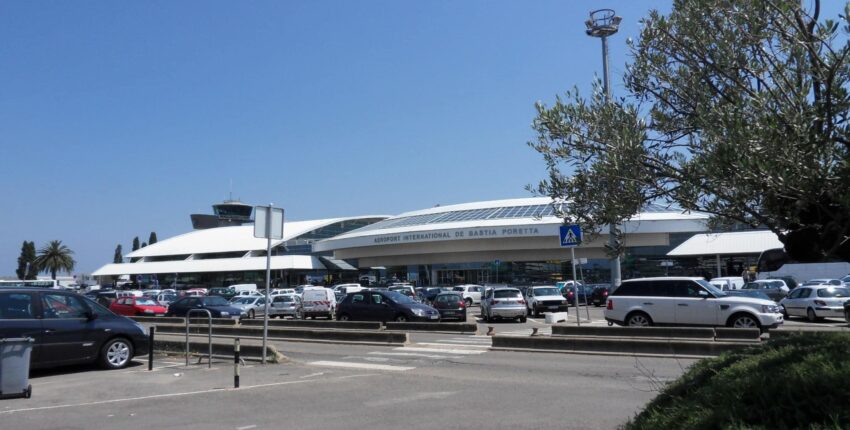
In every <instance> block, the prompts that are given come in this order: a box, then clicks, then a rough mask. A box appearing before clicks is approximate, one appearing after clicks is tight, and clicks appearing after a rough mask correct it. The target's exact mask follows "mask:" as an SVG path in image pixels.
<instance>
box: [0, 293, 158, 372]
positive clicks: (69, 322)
mask: <svg viewBox="0 0 850 430" xmlns="http://www.w3.org/2000/svg"><path fill="white" fill-rule="evenodd" d="M21 337H29V338H33V339H34V341H35V343H34V344H33V349H32V353H31V355H30V363H31V367H32V368H47V367H56V366H64V365H70V364H81V363H91V362H97V363H99V364H100V365H101V366H102V367H104V368H107V369H119V368H122V367H125V366H127V365H128V364H129V363H130V360H132V359H133V357H134V356H136V355H143V354H147V353H148V348H150V345H149V342H148V337H147V334H146V333H145V328H144V327H142V325H141V324H139V323H137V322H135V321H133V320H131V319H129V318H126V317H122V316H119V315H115V314H114V313H112V312H110V311H109V310H108V309H106V308H104V307H103V306H100V305H98V304H97V303H95V302H94V301H92V300H91V299H89V298H87V297H85V296H82V295H80V294H76V293H73V292H69V291H61V290H54V289H45V288H14V289H4V290H2V291H0V338H21Z"/></svg>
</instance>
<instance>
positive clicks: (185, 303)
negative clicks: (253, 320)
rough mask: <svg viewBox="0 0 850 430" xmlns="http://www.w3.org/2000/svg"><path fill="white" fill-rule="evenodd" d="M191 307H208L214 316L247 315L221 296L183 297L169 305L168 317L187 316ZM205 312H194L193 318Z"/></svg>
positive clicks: (201, 315)
mask: <svg viewBox="0 0 850 430" xmlns="http://www.w3.org/2000/svg"><path fill="white" fill-rule="evenodd" d="M190 309H206V310H208V311H210V314H211V315H212V317H213V318H234V319H239V318H241V317H243V316H245V312H244V311H242V309H239V308H237V307H236V306H233V305H231V304H230V302H228V301H227V300H225V299H224V297H220V296H207V297H183V298H182V299H180V300H178V301H176V302H174V303H171V304H170V305H168V312H166V314H165V316H167V317H185V316H186V314H187V313H188V312H189V310H190ZM203 316H204V313H203V312H194V313H192V318H195V317H203Z"/></svg>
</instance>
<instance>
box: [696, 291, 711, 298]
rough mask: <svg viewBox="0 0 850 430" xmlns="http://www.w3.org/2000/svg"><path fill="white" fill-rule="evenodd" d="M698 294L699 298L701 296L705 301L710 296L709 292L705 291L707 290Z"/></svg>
mask: <svg viewBox="0 0 850 430" xmlns="http://www.w3.org/2000/svg"><path fill="white" fill-rule="evenodd" d="M698 294H699V296H700V297H702V298H703V299H707V298H708V297H709V295H708V291H705V290H700V291H699V293H698Z"/></svg>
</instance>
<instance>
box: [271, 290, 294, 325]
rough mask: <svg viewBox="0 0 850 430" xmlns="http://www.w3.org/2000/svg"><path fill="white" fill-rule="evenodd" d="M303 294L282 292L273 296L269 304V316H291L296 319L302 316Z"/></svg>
mask: <svg viewBox="0 0 850 430" xmlns="http://www.w3.org/2000/svg"><path fill="white" fill-rule="evenodd" d="M301 311H302V309H301V296H299V295H297V294H281V295H277V296H274V297H272V298H271V303H270V304H269V318H271V317H275V316H276V317H278V318H284V317H286V316H291V317H292V318H295V319H299V320H300V319H301V318H302V312H301Z"/></svg>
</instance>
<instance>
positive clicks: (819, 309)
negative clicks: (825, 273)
mask: <svg viewBox="0 0 850 430" xmlns="http://www.w3.org/2000/svg"><path fill="white" fill-rule="evenodd" d="M848 299H850V289H848V288H847V287H838V286H835V285H808V286H805V285H804V286H802V287H797V288H795V289H794V290H793V291H791V293H790V294H788V297H786V298H784V299H782V301H781V302H779V305H780V306H782V308H783V309H784V313H785V315H786V316H787V317H792V316H799V317H806V318H807V319H808V320H809V321H811V322H815V321H818V320H820V319H822V318H843V317H844V302H846V301H847V300H848Z"/></svg>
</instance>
